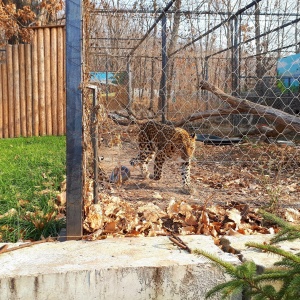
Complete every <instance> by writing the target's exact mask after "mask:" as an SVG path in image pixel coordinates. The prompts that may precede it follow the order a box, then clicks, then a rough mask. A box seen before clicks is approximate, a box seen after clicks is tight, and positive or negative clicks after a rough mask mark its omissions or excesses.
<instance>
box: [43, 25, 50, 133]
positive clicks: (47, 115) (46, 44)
mask: <svg viewBox="0 0 300 300" xmlns="http://www.w3.org/2000/svg"><path fill="white" fill-rule="evenodd" d="M44 48H45V74H44V76H45V118H46V120H45V121H46V133H47V135H52V112H51V73H50V70H51V68H50V65H51V56H50V54H51V52H50V49H51V42H50V29H49V28H44Z"/></svg>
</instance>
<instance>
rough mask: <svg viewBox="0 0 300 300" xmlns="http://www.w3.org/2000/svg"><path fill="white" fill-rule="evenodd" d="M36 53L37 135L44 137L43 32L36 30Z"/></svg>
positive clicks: (40, 29)
mask: <svg viewBox="0 0 300 300" xmlns="http://www.w3.org/2000/svg"><path fill="white" fill-rule="evenodd" d="M37 48H38V49H37V50H38V51H37V52H38V76H39V86H38V92H39V122H40V124H39V125H40V126H39V133H40V135H41V136H43V135H46V111H45V54H44V52H45V45H44V30H43V28H39V29H38V30H37Z"/></svg>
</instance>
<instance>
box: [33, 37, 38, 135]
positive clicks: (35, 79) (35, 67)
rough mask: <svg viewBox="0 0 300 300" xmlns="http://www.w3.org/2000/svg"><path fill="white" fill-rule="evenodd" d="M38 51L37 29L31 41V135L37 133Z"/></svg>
mask: <svg viewBox="0 0 300 300" xmlns="http://www.w3.org/2000/svg"><path fill="white" fill-rule="evenodd" d="M38 78H39V77H38V51H37V31H35V32H34V38H33V41H32V112H33V120H32V121H33V135H34V136H38V135H39V123H40V122H39V80H38Z"/></svg>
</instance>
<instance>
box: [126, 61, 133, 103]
mask: <svg viewBox="0 0 300 300" xmlns="http://www.w3.org/2000/svg"><path fill="white" fill-rule="evenodd" d="M126 68H127V93H128V107H129V109H131V107H132V73H131V58H130V56H128V57H127V66H126Z"/></svg>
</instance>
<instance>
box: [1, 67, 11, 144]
mask: <svg viewBox="0 0 300 300" xmlns="http://www.w3.org/2000/svg"><path fill="white" fill-rule="evenodd" d="M1 74H2V76H1V78H2V93H3V94H2V95H3V96H2V107H3V109H2V112H3V137H4V138H8V137H9V134H8V96H7V93H8V91H7V64H1Z"/></svg>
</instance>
